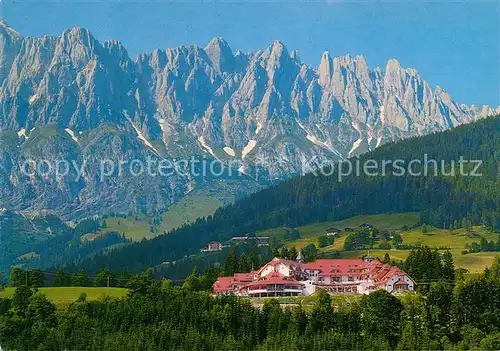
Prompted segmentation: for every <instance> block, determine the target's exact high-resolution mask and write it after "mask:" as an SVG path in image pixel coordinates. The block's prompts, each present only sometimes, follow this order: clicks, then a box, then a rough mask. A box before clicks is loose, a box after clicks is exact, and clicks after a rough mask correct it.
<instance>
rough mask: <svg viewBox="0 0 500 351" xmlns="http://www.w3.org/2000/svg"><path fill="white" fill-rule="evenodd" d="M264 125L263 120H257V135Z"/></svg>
mask: <svg viewBox="0 0 500 351" xmlns="http://www.w3.org/2000/svg"><path fill="white" fill-rule="evenodd" d="M263 126H264V125H263V124H262V123H261V122H259V121H257V129H255V135H257V134H259V132H260V131H261V130H262V127H263Z"/></svg>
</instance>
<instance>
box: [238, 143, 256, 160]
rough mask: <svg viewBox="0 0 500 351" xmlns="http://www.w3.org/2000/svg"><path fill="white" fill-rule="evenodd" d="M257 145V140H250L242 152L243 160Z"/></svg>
mask: <svg viewBox="0 0 500 351" xmlns="http://www.w3.org/2000/svg"><path fill="white" fill-rule="evenodd" d="M255 145H257V140H253V139H252V140H249V141H248V144H247V145H246V146H245V147H244V148H243V151H242V152H241V159H242V160H244V159H245V157H246V156H247V155H248V153H249V152H251V151H252V150H253V149H254V147H255Z"/></svg>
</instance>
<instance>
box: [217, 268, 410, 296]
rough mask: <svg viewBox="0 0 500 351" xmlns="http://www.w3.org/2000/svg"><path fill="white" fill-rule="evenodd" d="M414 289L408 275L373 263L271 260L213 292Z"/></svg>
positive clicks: (302, 293) (223, 280)
mask: <svg viewBox="0 0 500 351" xmlns="http://www.w3.org/2000/svg"><path fill="white" fill-rule="evenodd" d="M414 287H415V282H414V281H413V279H411V278H410V277H409V276H408V274H406V273H405V272H403V271H402V270H400V269H399V268H398V267H396V266H391V265H388V264H383V263H381V262H380V261H379V260H376V259H374V260H361V259H319V260H316V261H314V262H309V263H302V262H299V261H293V260H284V259H280V258H274V259H272V260H271V261H270V262H268V263H267V264H265V265H264V266H263V267H261V268H260V269H259V270H257V271H252V272H249V273H237V274H235V275H234V276H232V277H220V278H219V279H218V280H217V281H216V282H215V283H214V285H213V292H214V294H216V295H227V294H234V295H238V296H250V297H277V296H305V295H312V294H314V293H315V292H316V291H317V290H319V289H324V290H326V291H328V292H331V293H338V294H355V293H358V294H369V293H370V292H372V291H375V290H378V289H385V290H387V291H388V292H390V293H402V292H406V291H411V290H413V289H414Z"/></svg>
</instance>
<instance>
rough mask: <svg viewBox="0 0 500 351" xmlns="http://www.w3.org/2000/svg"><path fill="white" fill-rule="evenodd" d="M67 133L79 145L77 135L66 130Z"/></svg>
mask: <svg viewBox="0 0 500 351" xmlns="http://www.w3.org/2000/svg"><path fill="white" fill-rule="evenodd" d="M65 131H66V133H68V134H69V136H70V137H71V139H73V140H74V141H75V142H76V143H78V138H77V137H76V136H75V133H74V132H73V131H72V130H71V129H69V128H66V129H65Z"/></svg>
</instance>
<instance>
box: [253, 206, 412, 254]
mask: <svg viewBox="0 0 500 351" xmlns="http://www.w3.org/2000/svg"><path fill="white" fill-rule="evenodd" d="M418 220H419V214H418V212H409V213H393V214H379V215H364V216H355V217H351V218H348V219H344V220H342V221H329V222H320V223H313V224H309V225H305V226H302V227H299V228H297V229H298V230H299V232H300V236H301V238H300V239H299V240H296V241H292V242H289V243H287V244H286V245H287V246H288V247H292V246H295V248H297V249H301V248H303V247H304V246H306V245H308V244H310V243H314V244H316V243H317V240H318V237H319V236H321V235H325V233H326V230H327V229H328V228H330V227H335V228H339V229H344V228H348V227H350V228H355V227H357V226H359V225H360V224H362V223H370V224H372V225H374V226H375V227H377V228H379V229H387V230H391V231H392V230H401V228H402V227H403V226H404V225H407V226H413V225H415V224H416V223H418ZM284 235H285V229H284V228H274V229H269V230H265V231H261V232H258V233H257V236H269V237H272V238H278V239H280V240H283V236H284ZM344 240H345V237H343V236H341V237H340V238H338V240H336V242H335V244H334V245H333V248H332V247H330V249H335V250H341V249H342V247H343V245H344Z"/></svg>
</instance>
